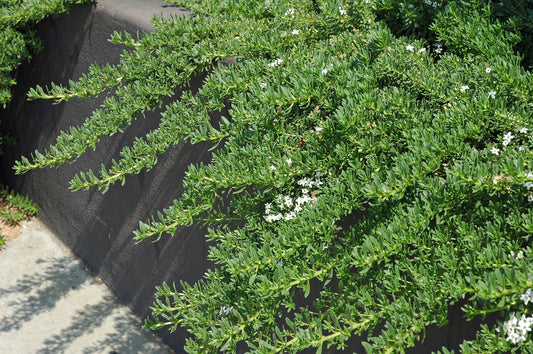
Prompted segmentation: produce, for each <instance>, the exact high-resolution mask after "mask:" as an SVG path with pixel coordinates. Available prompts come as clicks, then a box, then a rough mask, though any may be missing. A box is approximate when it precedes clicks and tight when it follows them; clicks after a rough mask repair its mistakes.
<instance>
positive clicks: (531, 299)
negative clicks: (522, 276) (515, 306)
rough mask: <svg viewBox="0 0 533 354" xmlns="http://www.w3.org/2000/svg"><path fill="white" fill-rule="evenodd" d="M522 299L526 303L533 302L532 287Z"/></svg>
mask: <svg viewBox="0 0 533 354" xmlns="http://www.w3.org/2000/svg"><path fill="white" fill-rule="evenodd" d="M520 300H522V301H523V302H524V305H527V304H529V303H530V302H531V303H533V290H531V288H529V289H527V290H526V292H525V293H523V294H522V295H521V296H520Z"/></svg>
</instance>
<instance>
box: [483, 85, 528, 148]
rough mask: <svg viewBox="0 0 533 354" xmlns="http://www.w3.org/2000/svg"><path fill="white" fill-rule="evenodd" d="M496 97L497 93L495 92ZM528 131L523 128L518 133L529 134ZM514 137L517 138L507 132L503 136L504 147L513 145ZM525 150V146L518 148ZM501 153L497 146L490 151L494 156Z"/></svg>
mask: <svg viewBox="0 0 533 354" xmlns="http://www.w3.org/2000/svg"><path fill="white" fill-rule="evenodd" d="M491 92H493V91H491ZM489 95H490V92H489ZM494 95H496V93H495V92H494ZM528 130H529V129H528V128H522V129H520V130H519V131H518V132H519V133H520V134H527V132H528ZM514 137H515V136H514V135H513V134H512V133H511V132H507V134H505V135H504V136H503V141H502V145H503V146H507V145H509V144H510V143H511V140H513V138H514ZM525 149H526V146H525V145H520V146H519V147H518V150H519V151H524V150H525ZM500 151H501V150H500V149H498V148H497V147H495V146H494V147H493V148H492V149H490V152H492V153H493V154H494V155H499V154H500Z"/></svg>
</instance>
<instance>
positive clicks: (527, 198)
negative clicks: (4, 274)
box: [15, 0, 533, 353]
mask: <svg viewBox="0 0 533 354" xmlns="http://www.w3.org/2000/svg"><path fill="white" fill-rule="evenodd" d="M172 2H174V3H176V4H179V5H182V6H185V7H188V8H190V9H191V10H192V11H194V12H195V13H196V14H197V16H194V17H191V18H174V19H170V20H164V19H161V18H156V19H154V23H155V24H156V27H157V29H156V31H155V32H154V33H153V34H145V35H144V36H143V37H142V38H136V39H135V38H132V37H131V36H130V35H127V34H116V35H115V36H114V37H113V39H112V40H113V41H114V42H116V43H122V44H123V45H127V46H130V47H133V48H134V49H133V50H132V51H131V52H125V53H124V54H123V56H122V60H121V62H120V64H118V65H117V66H106V67H103V68H100V67H97V66H93V67H92V68H91V70H90V72H89V73H88V74H87V75H86V76H84V77H82V78H81V79H80V81H79V82H72V83H71V84H70V85H69V87H60V86H56V85H52V86H51V87H50V88H49V89H43V88H40V87H37V88H35V89H34V90H32V91H31V92H30V98H32V99H35V98H40V97H41V98H48V99H53V100H55V101H56V102H61V101H65V100H68V99H70V98H72V97H89V96H91V95H96V94H98V93H100V92H102V91H104V90H108V89H110V88H112V87H114V88H115V90H114V93H115V95H114V96H108V97H107V98H106V101H105V103H104V105H103V107H102V108H101V109H99V110H97V111H95V112H94V113H93V115H92V116H91V117H89V118H88V119H87V120H86V122H85V123H84V124H83V125H82V126H80V127H73V128H71V129H70V130H69V131H66V132H63V133H62V134H61V135H60V136H59V137H58V139H57V142H56V144H55V145H53V146H51V147H50V148H49V149H48V150H47V151H45V152H35V153H34V155H33V156H31V157H30V158H22V159H21V161H19V162H17V164H16V166H15V169H16V171H17V172H18V173H23V172H25V171H28V170H30V169H33V168H39V167H45V166H57V165H60V164H61V163H64V162H67V161H70V160H72V159H75V158H76V157H78V156H79V155H81V154H82V153H83V152H84V151H85V150H86V149H88V148H90V147H94V145H95V144H96V143H97V142H98V141H100V140H101V139H102V138H104V137H106V136H111V135H114V134H116V133H118V132H120V131H121V130H122V129H123V128H125V127H126V126H127V125H129V124H132V122H133V119H134V117H139V113H142V112H144V111H146V110H148V109H153V108H155V107H157V106H160V105H161V104H162V103H161V102H162V100H163V98H165V97H168V96H171V95H172V93H173V92H174V90H175V89H176V88H178V87H181V88H185V89H186V88H187V83H188V82H189V81H190V80H191V78H193V77H194V76H196V75H201V74H205V75H206V76H205V79H204V80H203V85H202V87H201V88H200V89H199V90H198V91H193V90H187V89H186V90H185V92H184V93H183V94H182V96H181V97H180V98H179V99H177V100H176V101H174V102H172V103H170V104H169V105H168V106H166V107H165V108H164V112H163V113H162V116H161V123H160V125H159V127H158V128H157V129H155V130H153V131H151V132H149V133H148V134H147V135H146V136H144V137H138V139H137V140H136V141H135V142H134V143H133V145H132V146H129V147H126V148H124V150H123V151H122V152H121V156H120V159H118V160H117V161H113V163H112V164H111V166H102V169H101V170H100V171H97V172H95V171H85V172H80V173H79V174H78V175H77V176H75V177H74V178H73V180H72V183H71V187H72V189H81V188H90V187H91V186H98V188H101V189H103V190H104V191H105V190H107V189H108V188H109V187H110V186H111V185H113V184H114V183H116V182H122V183H123V182H124V178H125V176H126V175H128V174H135V173H139V172H140V171H142V170H144V169H150V168H151V167H153V165H154V164H155V163H157V156H158V155H159V154H160V153H162V152H164V151H165V150H167V149H168V148H169V147H170V146H172V145H173V144H177V143H178V142H179V141H181V140H186V141H189V142H192V143H197V142H201V141H208V142H211V143H212V144H213V147H218V149H216V150H214V152H213V154H212V160H211V161H210V163H208V164H198V165H191V166H190V167H189V169H188V171H187V174H186V178H185V180H184V181H183V187H184V188H183V190H184V192H183V194H182V196H181V198H180V199H179V200H176V201H175V202H174V203H173V205H171V206H169V207H168V208H167V209H166V210H164V211H163V212H160V213H158V216H157V218H154V219H153V220H151V221H150V222H148V223H144V222H141V223H140V226H139V229H138V230H137V232H136V233H135V239H136V240H137V241H138V242H141V241H142V240H145V239H153V240H158V239H159V238H160V237H162V235H163V234H169V235H173V234H174V233H175V232H176V230H177V229H178V227H179V226H182V225H191V224H193V223H198V222H200V223H205V224H207V225H208V226H209V232H208V235H206V237H207V239H208V240H210V241H212V242H213V244H214V246H213V247H212V248H211V249H210V252H209V259H210V260H212V261H213V262H214V263H215V264H216V268H214V269H211V270H209V271H208V272H207V273H206V274H205V276H204V279H203V280H201V281H198V282H197V283H195V284H192V285H190V284H186V283H183V282H182V283H180V286H179V287H176V286H170V285H168V284H163V285H161V286H160V287H158V288H157V293H156V302H155V304H154V306H153V308H152V314H153V316H152V318H151V319H149V320H147V321H146V326H147V327H149V328H153V329H158V328H164V327H167V328H169V329H170V330H175V329H176V328H177V326H183V327H185V328H187V329H188V330H189V331H190V332H191V334H192V337H191V338H190V339H189V340H188V341H187V346H186V349H187V350H188V351H189V352H194V353H197V352H202V353H213V352H217V351H228V352H235V350H236V347H237V345H243V346H245V347H247V348H248V349H249V350H250V351H251V352H257V353H273V352H298V351H300V350H302V349H305V348H309V347H315V348H317V350H318V351H320V350H321V348H330V347H334V348H338V349H342V348H345V346H346V341H347V340H348V339H349V338H350V337H352V336H354V335H362V336H367V337H368V338H367V341H366V342H365V344H364V345H365V348H366V349H367V350H368V351H369V352H370V351H376V352H396V351H398V352H403V351H405V349H406V348H408V347H412V346H414V345H415V344H416V343H418V342H420V341H423V340H424V333H425V328H426V327H427V326H429V325H432V324H437V325H444V324H445V323H446V321H447V311H448V307H449V306H450V305H451V304H454V303H457V302H458V301H460V300H461V301H462V300H463V299H466V300H467V305H466V306H465V307H464V311H465V315H466V316H468V318H473V317H476V316H485V315H487V314H490V313H502V314H503V315H505V316H507V315H508V314H511V311H513V312H515V311H518V313H528V311H529V306H530V305H529V304H528V303H527V302H526V301H522V300H523V299H522V295H523V294H524V292H525V291H527V289H530V288H531V287H533V284H532V282H533V280H532V278H531V276H530V273H529V269H531V265H532V264H531V263H532V260H533V250H532V249H531V247H530V246H531V235H532V232H533V213H532V211H531V205H532V204H531V201H532V200H533V194H532V192H531V191H530V189H531V188H532V187H533V172H532V171H533V161H532V159H531V157H532V151H533V150H531V149H532V147H533V137H532V135H531V133H530V131H533V130H532V129H533V126H532V113H531V106H532V105H533V103H532V102H533V99H532V95H533V80H532V77H531V72H530V71H529V69H528V67H527V65H524V63H526V64H527V63H529V62H530V61H531V60H532V58H531V52H530V51H529V49H528V48H527V45H525V44H524V42H523V38H526V36H529V35H531V32H530V30H529V27H528V26H527V25H524V24H522V25H520V26H518V27H517V26H515V25H514V24H515V23H516V21H515V20H516V19H515V17H516V16H515V17H513V16H512V13H513V12H512V11H511V10H512V8H511V7H510V5H509V7H506V6H507V5H505V3H504V5H503V9H502V8H499V9H498V10H495V9H494V8H492V7H491V6H489V5H487V4H486V2H484V1H464V2H463V1H433V2H432V1H415V0H413V1H396V0H382V1H375V0H370V1H360V2H350V3H345V2H342V1H334V0H331V1H323V2H318V1H297V2H280V1H253V0H247V1H240V0H239V1H237V0H225V1H213V0H210V1H202V0H194V1H193V0H190V1H188V0H183V1H172ZM495 6H500V5H495ZM520 6H522V5H520ZM523 6H526V4H525V3H524V5H523ZM505 9H507V10H505ZM502 11H503V12H502ZM505 11H507V12H505ZM524 18H525V17H524ZM226 58H236V59H237V60H236V63H235V64H234V65H229V66H228V65H224V64H221V63H220V60H221V59H226ZM225 109H227V112H228V114H225V113H220V112H224V111H225ZM215 113H220V114H221V115H223V116H222V117H221V118H220V119H219V120H213V119H212V118H211V117H212V116H213V114H215ZM518 254H520V257H518ZM302 296H303V297H304V298H306V299H308V301H306V302H302V301H301V300H299V301H295V299H297V298H301V297H302ZM509 316H511V315H509ZM509 318H510V319H509V321H507V322H504V325H496V326H493V327H489V326H483V327H482V328H480V329H479V331H478V336H477V337H476V338H475V339H472V338H465V339H470V341H465V343H463V345H462V347H461V350H463V351H464V352H495V351H505V350H509V349H510V348H511V347H512V348H513V350H519V349H522V350H526V351H527V350H528V348H529V349H531V348H530V347H531V340H530V338H527V339H528V340H519V341H516V342H513V341H511V340H507V338H506V331H507V332H508V333H510V331H511V330H510V328H511V326H510V323H511V322H512V317H509ZM377 328H382V329H381V330H378V329H377ZM498 331H499V332H498ZM524 339H526V338H524ZM443 352H445V353H447V352H449V351H448V350H447V349H445V348H444V349H443Z"/></svg>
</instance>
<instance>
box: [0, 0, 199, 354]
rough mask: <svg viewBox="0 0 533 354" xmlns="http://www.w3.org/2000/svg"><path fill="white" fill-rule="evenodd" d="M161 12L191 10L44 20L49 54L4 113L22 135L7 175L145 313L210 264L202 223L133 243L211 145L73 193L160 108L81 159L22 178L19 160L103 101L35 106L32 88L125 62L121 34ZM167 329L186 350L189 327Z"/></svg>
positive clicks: (110, 5) (124, 10)
mask: <svg viewBox="0 0 533 354" xmlns="http://www.w3.org/2000/svg"><path fill="white" fill-rule="evenodd" d="M154 13H164V14H176V15H188V14H189V13H188V12H187V11H186V10H184V9H180V8H177V7H173V6H172V5H170V4H168V3H164V2H162V1H156V0H148V1H147V0H103V1H99V2H98V3H96V4H87V5H83V6H77V7H75V8H73V9H71V10H70V12H69V14H64V15H61V16H59V17H57V18H55V19H49V20H46V21H44V22H43V23H42V24H40V25H39V26H38V27H37V31H38V33H39V35H40V37H41V39H42V42H43V46H44V50H43V51H42V52H41V53H39V54H38V55H36V56H35V57H34V59H33V61H32V62H31V64H27V65H23V66H22V67H21V68H20V70H19V71H18V75H17V82H18V83H19V84H18V85H17V86H16V87H15V89H14V92H13V97H14V98H13V100H12V102H11V104H10V105H9V106H8V107H7V109H6V110H4V111H2V110H0V120H1V124H2V131H4V132H8V133H9V134H11V135H12V136H14V137H15V139H16V141H17V144H16V145H14V146H11V147H7V148H6V151H5V154H4V155H3V156H1V160H0V161H1V162H0V164H1V166H0V170H1V172H0V174H1V176H0V177H1V179H2V180H3V181H5V182H6V183H7V184H9V185H10V186H11V187H13V188H14V189H15V190H17V191H18V192H21V193H22V194H24V195H29V196H31V198H32V199H33V200H34V201H35V202H36V203H37V204H38V205H39V209H40V213H39V217H40V219H41V220H42V222H43V223H45V224H46V226H47V227H48V228H50V229H51V230H52V231H53V232H54V233H55V234H56V235H57V236H58V237H59V238H60V239H61V240H62V241H63V242H64V243H65V244H66V245H67V246H68V247H70V248H71V249H72V251H73V252H74V253H75V254H76V255H78V256H79V257H80V258H81V259H82V260H83V261H84V262H85V263H86V264H87V265H88V266H89V267H91V268H92V269H93V270H94V271H95V272H97V273H98V275H99V276H100V277H101V279H102V280H103V281H104V282H105V283H106V284H107V285H108V286H109V287H110V289H111V290H112V291H113V293H114V294H115V295H116V296H117V297H118V298H119V299H120V300H121V301H122V302H123V303H124V304H126V305H127V306H129V307H130V308H131V309H132V310H133V311H134V313H135V314H137V315H138V316H139V317H140V318H145V317H146V316H148V315H149V307H150V306H151V305H152V303H153V298H154V292H155V286H156V285H160V284H161V283H162V281H167V282H170V283H172V282H174V281H175V282H177V281H178V280H180V279H183V280H186V281H188V282H194V281H196V280H198V279H200V278H201V276H202V275H203V273H204V272H205V270H206V268H207V265H208V263H207V261H206V255H207V247H206V244H205V242H204V238H203V235H204V232H203V230H200V229H198V228H194V227H192V228H187V229H183V230H181V231H179V232H178V233H177V234H176V235H175V237H173V238H169V237H163V238H162V239H161V241H160V242H158V243H151V242H150V241H147V242H143V243H141V244H138V245H135V244H134V242H133V240H132V237H133V234H132V231H133V230H135V229H137V227H138V222H139V220H144V221H147V220H148V219H149V218H150V216H151V215H153V213H154V211H157V210H162V209H163V208H165V207H167V206H168V205H170V204H171V203H172V200H173V199H176V198H177V197H178V196H179V194H180V188H181V180H182V179H183V176H184V172H185V171H186V169H187V166H188V165H189V164H190V163H192V162H199V161H201V160H205V159H207V157H208V153H207V149H205V148H204V147H203V146H201V145H196V146H195V147H194V148H191V146H189V145H187V144H183V143H181V144H178V145H177V146H175V147H173V148H172V149H170V150H169V151H168V152H166V153H165V154H163V155H162V156H161V157H160V158H159V163H158V164H157V165H156V167H155V168H154V169H153V170H151V171H149V172H143V173H141V174H139V175H137V176H132V177H128V178H127V180H126V184H125V185H124V186H120V184H118V185H116V186H113V187H111V188H110V189H109V191H108V192H107V193H106V194H103V195H102V194H101V192H99V191H97V190H96V189H91V190H89V191H77V192H72V191H70V190H69V189H68V186H69V181H70V179H71V178H72V177H73V176H74V174H75V173H76V172H78V171H86V170H88V169H90V168H92V169H93V170H98V169H99V167H100V165H101V164H102V163H104V164H106V165H109V164H110V162H111V160H112V158H113V157H116V156H117V155H118V153H119V152H120V150H121V148H122V146H125V145H127V144H130V143H131V142H132V141H133V139H134V138H135V136H137V135H144V133H145V132H147V131H148V130H150V129H153V128H155V127H156V126H157V123H158V120H159V113H158V112H153V113H149V114H146V118H140V119H139V120H137V121H135V122H134V123H133V124H132V126H130V127H129V128H127V129H126V130H125V132H124V134H121V135H118V136H117V135H115V136H113V137H112V138H111V139H109V141H106V142H103V143H101V144H98V145H97V147H96V150H95V151H92V150H90V151H88V152H87V153H86V154H85V155H83V156H82V157H81V158H80V159H79V160H77V161H76V162H74V163H73V164H66V165H63V166H61V167H59V168H57V169H56V168H46V169H40V170H35V171H32V172H30V173H27V174H24V175H22V176H14V175H13V171H12V166H13V164H14V161H15V160H16V159H18V158H19V157H20V156H21V155H24V156H29V155H30V153H32V152H33V151H35V149H38V150H40V151H43V150H44V149H46V148H47V147H48V146H50V144H52V143H54V141H55V138H56V137H57V135H58V134H59V132H60V131H61V130H64V129H67V128H68V127H70V126H72V125H78V124H81V123H82V122H83V121H84V120H85V119H86V117H88V116H90V114H91V112H92V111H93V110H94V109H96V108H98V106H99V105H100V104H101V103H102V101H103V99H102V98H97V99H86V100H78V99H74V100H72V101H70V102H67V103H62V104H59V105H52V103H51V102H50V101H44V100H37V101H31V102H28V101H26V99H25V97H26V93H27V92H28V90H29V88H31V87H34V86H35V85H37V84H39V85H41V86H44V85H50V82H55V83H65V84H66V83H67V82H68V80H69V79H76V78H78V77H79V76H80V75H81V74H83V73H85V72H86V71H87V69H88V67H89V66H90V65H91V64H92V63H94V62H97V63H100V64H105V63H117V62H118V60H119V56H120V54H121V53H122V51H123V50H124V47H123V46H121V45H114V44H111V43H109V42H108V39H109V38H110V37H111V34H112V33H113V32H114V31H123V30H126V31H128V32H130V33H136V32H137V31H138V30H145V31H151V30H153V26H152V24H151V23H150V19H151V18H152V14H154ZM193 85H194V84H193ZM159 335H160V336H162V337H163V339H164V340H165V341H166V342H167V344H169V345H170V346H171V347H172V348H174V349H175V350H176V352H181V351H183V349H182V348H183V345H184V343H185V339H184V338H185V337H186V332H185V331H184V330H178V331H177V332H176V333H174V334H169V333H168V331H167V330H163V331H160V333H159Z"/></svg>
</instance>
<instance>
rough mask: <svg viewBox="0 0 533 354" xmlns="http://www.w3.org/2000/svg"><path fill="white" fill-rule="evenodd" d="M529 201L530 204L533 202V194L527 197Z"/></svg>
mask: <svg viewBox="0 0 533 354" xmlns="http://www.w3.org/2000/svg"><path fill="white" fill-rule="evenodd" d="M527 201H528V202H533V194H530V195H528V196H527Z"/></svg>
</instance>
